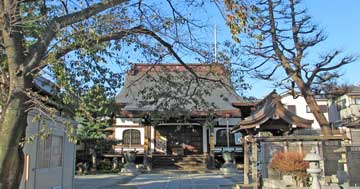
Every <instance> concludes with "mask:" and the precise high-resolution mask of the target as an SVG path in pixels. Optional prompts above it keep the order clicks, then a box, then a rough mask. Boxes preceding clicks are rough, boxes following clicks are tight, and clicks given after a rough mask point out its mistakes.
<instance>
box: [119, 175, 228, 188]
mask: <svg viewBox="0 0 360 189" xmlns="http://www.w3.org/2000/svg"><path fill="white" fill-rule="evenodd" d="M233 185H234V182H233V181H231V180H229V179H226V178H224V177H222V176H221V175H218V174H215V173H205V174H191V173H176V174H143V175H139V176H137V177H136V178H134V179H132V180H130V181H129V182H128V183H127V184H120V185H118V186H119V189H121V188H124V189H125V188H131V189H135V188H136V189H228V188H229V189H231V188H232V186H233Z"/></svg>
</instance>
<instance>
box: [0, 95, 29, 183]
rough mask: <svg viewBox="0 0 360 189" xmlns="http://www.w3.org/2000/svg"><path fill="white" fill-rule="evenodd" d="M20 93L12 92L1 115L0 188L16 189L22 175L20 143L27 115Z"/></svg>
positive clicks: (23, 97)
mask: <svg viewBox="0 0 360 189" xmlns="http://www.w3.org/2000/svg"><path fill="white" fill-rule="evenodd" d="M25 101H26V96H25V94H24V93H23V92H22V91H19V92H13V93H12V95H11V96H10V98H9V101H8V103H7V105H6V107H5V108H4V112H2V114H1V116H2V117H1V120H0V121H1V127H0V188H1V189H18V188H19V185H20V181H21V176H22V173H23V165H24V158H23V156H24V154H23V151H22V146H20V145H19V144H20V141H21V140H22V139H23V138H24V137H25V129H26V125H27V121H26V120H27V119H26V118H27V113H26V112H25V107H24V103H25Z"/></svg>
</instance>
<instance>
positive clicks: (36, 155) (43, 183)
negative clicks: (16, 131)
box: [20, 111, 76, 189]
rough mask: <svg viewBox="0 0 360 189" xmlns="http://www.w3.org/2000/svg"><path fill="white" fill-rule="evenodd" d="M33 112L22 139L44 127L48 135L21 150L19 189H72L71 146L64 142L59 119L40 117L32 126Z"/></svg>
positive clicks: (27, 144) (61, 124)
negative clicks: (21, 170) (22, 155)
mask: <svg viewBox="0 0 360 189" xmlns="http://www.w3.org/2000/svg"><path fill="white" fill-rule="evenodd" d="M36 115H37V112H36V111H30V112H29V114H28V118H27V123H28V126H27V129H26V136H27V137H29V136H34V135H36V134H38V133H39V131H40V130H41V128H42V127H44V125H46V127H48V128H49V129H50V130H51V132H50V133H51V134H50V135H49V137H47V138H46V139H40V137H36V138H35V140H34V141H33V142H31V143H26V144H25V146H24V154H25V156H24V159H25V161H24V172H23V177H22V181H21V185H20V189H72V188H73V179H74V173H75V152H76V150H75V144H74V143H71V142H70V141H69V140H68V137H67V135H66V133H65V130H64V128H65V126H64V125H63V122H62V121H61V119H63V118H61V117H56V118H55V119H54V120H51V119H48V118H46V117H41V120H42V121H36V122H34V120H33V118H34V116H36Z"/></svg>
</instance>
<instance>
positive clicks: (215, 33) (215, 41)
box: [214, 23, 217, 63]
mask: <svg viewBox="0 0 360 189" xmlns="http://www.w3.org/2000/svg"><path fill="white" fill-rule="evenodd" d="M216 37H217V32H216V23H215V25H214V61H215V63H216V62H217V54H216V53H217V52H216V51H217V48H216V43H217V39H216Z"/></svg>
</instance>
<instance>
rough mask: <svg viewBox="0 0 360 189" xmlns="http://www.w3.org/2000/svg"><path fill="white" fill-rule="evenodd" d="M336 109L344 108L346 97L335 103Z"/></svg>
mask: <svg viewBox="0 0 360 189" xmlns="http://www.w3.org/2000/svg"><path fill="white" fill-rule="evenodd" d="M337 107H338V110H342V109H344V108H346V99H342V100H341V101H339V102H338V103H337Z"/></svg>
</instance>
